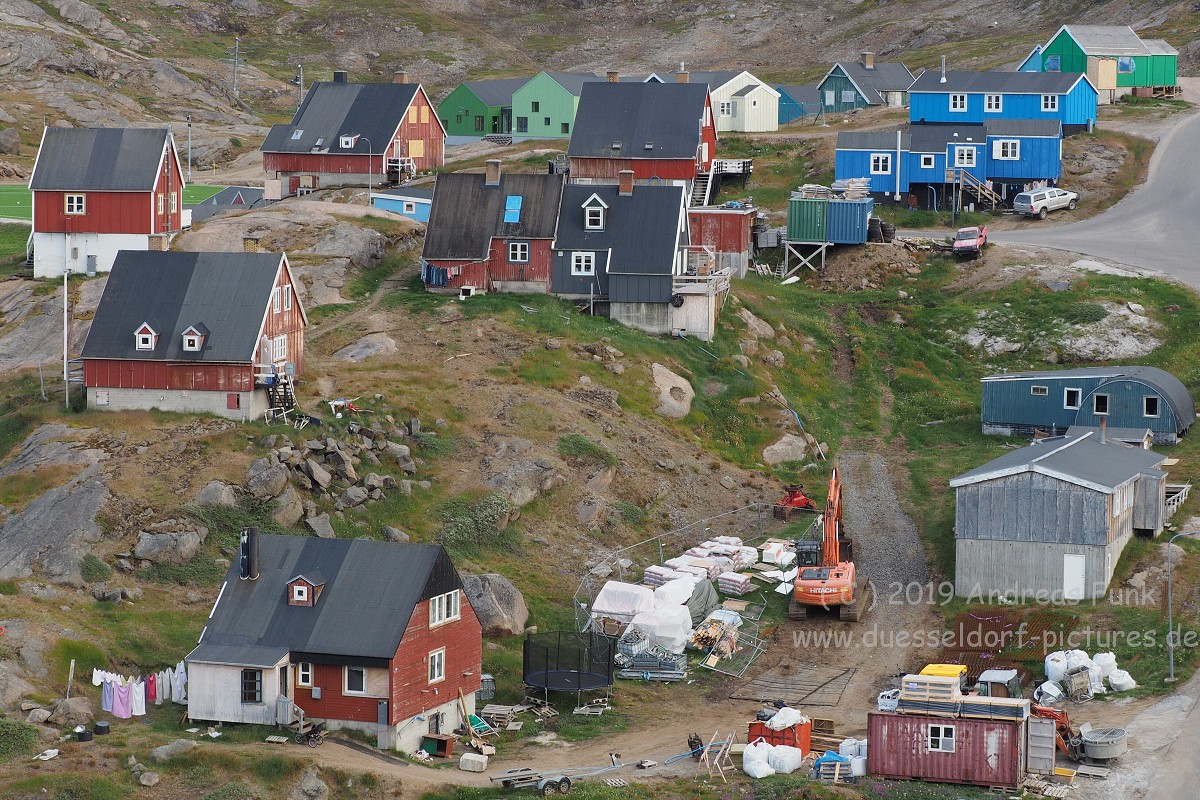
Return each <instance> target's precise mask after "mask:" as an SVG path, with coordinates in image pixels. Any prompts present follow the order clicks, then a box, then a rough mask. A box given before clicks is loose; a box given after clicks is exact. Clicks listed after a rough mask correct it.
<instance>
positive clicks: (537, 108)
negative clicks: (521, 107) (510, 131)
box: [529, 100, 542, 114]
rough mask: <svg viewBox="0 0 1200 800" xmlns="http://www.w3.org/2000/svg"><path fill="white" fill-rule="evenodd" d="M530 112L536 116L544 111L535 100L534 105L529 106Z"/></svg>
mask: <svg viewBox="0 0 1200 800" xmlns="http://www.w3.org/2000/svg"><path fill="white" fill-rule="evenodd" d="M529 110H530V111H532V112H533V113H535V114H536V113H537V112H539V111H541V110H542V104H541V103H539V102H538V101H537V100H534V101H533V102H532V103H530V104H529Z"/></svg>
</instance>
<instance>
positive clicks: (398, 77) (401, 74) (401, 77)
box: [392, 69, 408, 83]
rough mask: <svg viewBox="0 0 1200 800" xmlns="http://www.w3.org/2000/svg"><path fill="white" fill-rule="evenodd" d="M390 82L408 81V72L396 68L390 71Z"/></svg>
mask: <svg viewBox="0 0 1200 800" xmlns="http://www.w3.org/2000/svg"><path fill="white" fill-rule="evenodd" d="M392 83H408V73H407V72H405V71H404V70H402V69H398V70H396V71H395V72H393V73H392Z"/></svg>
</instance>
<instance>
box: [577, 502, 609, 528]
mask: <svg viewBox="0 0 1200 800" xmlns="http://www.w3.org/2000/svg"><path fill="white" fill-rule="evenodd" d="M606 508H607V505H606V504H605V502H604V501H603V500H601V499H600V498H599V497H585V498H583V499H582V500H580V501H579V502H578V503H576V504H575V516H576V517H577V518H578V519H579V522H580V524H582V525H588V526H593V527H594V526H595V525H596V524H598V523H600V522H602V521H603V517H604V511H605V509H606Z"/></svg>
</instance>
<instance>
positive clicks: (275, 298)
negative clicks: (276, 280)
mask: <svg viewBox="0 0 1200 800" xmlns="http://www.w3.org/2000/svg"><path fill="white" fill-rule="evenodd" d="M280 294H281V293H280V291H279V287H278V286H276V287H275V288H274V289H272V290H271V311H272V312H274V313H276V314H278V313H279V312H280V311H281V310H282V308H283V306H282V300H281V298H280Z"/></svg>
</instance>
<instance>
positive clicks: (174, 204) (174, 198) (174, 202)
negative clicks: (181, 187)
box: [171, 192, 179, 214]
mask: <svg viewBox="0 0 1200 800" xmlns="http://www.w3.org/2000/svg"><path fill="white" fill-rule="evenodd" d="M178 210H179V193H178V192H171V213H172V214H174V213H175V212H176V211H178Z"/></svg>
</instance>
